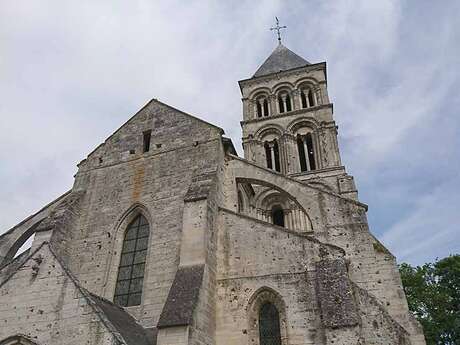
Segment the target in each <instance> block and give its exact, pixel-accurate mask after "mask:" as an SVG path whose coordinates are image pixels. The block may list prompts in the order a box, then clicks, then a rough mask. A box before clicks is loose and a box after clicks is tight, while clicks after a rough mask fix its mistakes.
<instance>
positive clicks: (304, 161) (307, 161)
mask: <svg viewBox="0 0 460 345" xmlns="http://www.w3.org/2000/svg"><path fill="white" fill-rule="evenodd" d="M297 147H298V150H299V160H300V170H301V171H310V170H315V169H316V161H315V149H314V147H313V138H312V135H311V133H307V134H306V135H297Z"/></svg>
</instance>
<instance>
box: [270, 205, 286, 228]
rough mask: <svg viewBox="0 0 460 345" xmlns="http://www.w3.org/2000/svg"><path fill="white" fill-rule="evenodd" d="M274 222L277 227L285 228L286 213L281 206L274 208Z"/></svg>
mask: <svg viewBox="0 0 460 345" xmlns="http://www.w3.org/2000/svg"><path fill="white" fill-rule="evenodd" d="M272 222H273V224H275V225H278V226H282V227H284V211H283V209H282V208H281V206H279V205H276V206H273V208H272Z"/></svg>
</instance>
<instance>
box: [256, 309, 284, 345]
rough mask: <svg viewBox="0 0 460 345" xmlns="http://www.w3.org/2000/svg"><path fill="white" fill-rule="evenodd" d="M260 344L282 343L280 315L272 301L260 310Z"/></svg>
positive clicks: (277, 344) (273, 344) (278, 344)
mask: <svg viewBox="0 0 460 345" xmlns="http://www.w3.org/2000/svg"><path fill="white" fill-rule="evenodd" d="M259 337H260V345H281V334H280V316H279V313H278V310H277V309H276V307H275V306H274V305H273V304H271V303H265V304H264V305H262V307H261V308H260V311H259Z"/></svg>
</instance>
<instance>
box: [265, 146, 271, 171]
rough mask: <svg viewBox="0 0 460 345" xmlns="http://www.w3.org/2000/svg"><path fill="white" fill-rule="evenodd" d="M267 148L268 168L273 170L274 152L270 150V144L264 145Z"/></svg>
mask: <svg viewBox="0 0 460 345" xmlns="http://www.w3.org/2000/svg"><path fill="white" fill-rule="evenodd" d="M264 147H265V157H266V158H267V168H268V169H272V167H273V165H272V150H271V148H270V145H269V144H268V143H265V144H264Z"/></svg>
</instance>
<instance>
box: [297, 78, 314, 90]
mask: <svg viewBox="0 0 460 345" xmlns="http://www.w3.org/2000/svg"><path fill="white" fill-rule="evenodd" d="M302 84H307V85H311V86H312V87H313V88H314V87H316V86H317V85H318V84H319V80H318V79H316V78H314V77H306V78H300V79H298V80H296V82H295V83H294V87H295V88H296V89H298V88H299V87H300V86H301V85H302Z"/></svg>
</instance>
